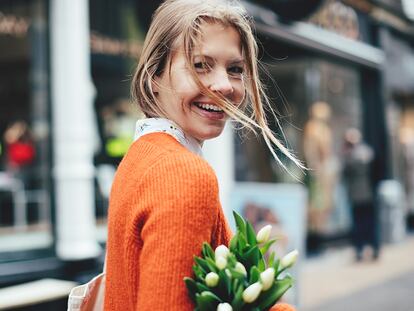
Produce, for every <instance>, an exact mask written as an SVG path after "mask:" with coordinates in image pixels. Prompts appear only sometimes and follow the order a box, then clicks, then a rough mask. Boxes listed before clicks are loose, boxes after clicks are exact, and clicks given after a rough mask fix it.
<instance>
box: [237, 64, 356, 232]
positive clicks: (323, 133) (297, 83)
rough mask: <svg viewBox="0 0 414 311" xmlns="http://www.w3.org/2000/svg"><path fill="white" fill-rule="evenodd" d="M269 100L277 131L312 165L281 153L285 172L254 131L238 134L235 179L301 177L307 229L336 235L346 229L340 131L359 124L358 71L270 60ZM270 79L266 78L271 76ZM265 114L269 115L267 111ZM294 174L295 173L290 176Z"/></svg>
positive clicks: (294, 178)
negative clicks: (300, 164) (301, 164)
mask: <svg viewBox="0 0 414 311" xmlns="http://www.w3.org/2000/svg"><path fill="white" fill-rule="evenodd" d="M268 64H269V65H268V67H267V71H268V72H269V73H270V76H271V78H272V79H273V80H274V81H275V82H276V83H277V87H275V84H274V82H272V81H269V82H268V83H269V84H270V85H272V87H268V90H269V92H270V98H271V102H272V104H273V109H274V110H275V113H276V114H277V115H278V116H279V120H280V122H281V127H282V129H283V132H282V131H281V130H280V128H279V127H278V126H277V124H276V123H275V122H273V123H272V124H271V127H272V130H273V131H274V132H275V133H276V134H277V136H278V137H279V138H280V139H282V140H285V139H284V138H286V140H285V141H286V142H287V145H288V147H289V149H291V150H293V151H294V152H295V154H296V155H297V156H298V158H299V159H301V160H302V161H304V162H305V164H306V165H307V167H309V168H310V169H311V170H310V171H309V172H307V173H306V174H304V173H303V172H301V171H300V170H299V169H297V168H296V167H295V165H294V164H293V163H292V162H291V161H289V160H288V159H286V158H284V157H283V156H282V155H281V154H279V155H280V156H281V159H282V161H283V162H284V163H285V164H286V165H287V168H288V171H289V172H290V173H288V172H286V171H285V170H284V169H283V168H281V167H280V165H278V164H277V162H276V161H275V160H274V159H273V157H272V155H271V154H270V152H268V151H267V147H266V145H265V143H264V142H262V141H257V139H256V137H255V136H254V135H247V136H246V135H245V136H236V152H235V156H236V161H235V162H236V179H237V180H238V181H256V182H281V183H286V182H287V183H292V182H301V183H303V184H305V185H306V186H307V188H308V192H309V203H308V212H309V213H308V216H309V217H308V219H309V222H308V231H316V232H317V233H320V234H326V235H331V234H332V235H336V234H338V233H341V232H347V231H348V230H349V225H350V218H349V203H348V201H347V195H346V191H345V189H344V185H343V179H342V163H343V161H342V159H343V154H344V153H343V146H344V143H343V142H344V132H345V131H346V129H347V128H350V127H356V128H361V119H362V102H361V93H360V76H359V71H358V70H357V69H356V68H353V67H349V66H344V65H341V64H336V63H331V62H328V61H326V60H323V59H317V58H311V57H308V58H305V57H298V58H295V59H291V60H283V61H278V62H276V63H275V62H270V61H269V62H268ZM269 80H270V79H269ZM268 119H269V120H272V115H271V113H269V115H268ZM292 175H293V176H292Z"/></svg>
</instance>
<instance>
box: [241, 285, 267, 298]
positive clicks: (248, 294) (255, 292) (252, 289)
mask: <svg viewBox="0 0 414 311" xmlns="http://www.w3.org/2000/svg"><path fill="white" fill-rule="evenodd" d="M262 288H263V285H262V284H260V283H259V282H256V283H253V284H252V285H250V286H249V287H247V288H246V289H245V290H244V292H243V301H244V302H245V303H252V302H254V301H255V300H256V299H257V297H259V295H260V292H261V291H262Z"/></svg>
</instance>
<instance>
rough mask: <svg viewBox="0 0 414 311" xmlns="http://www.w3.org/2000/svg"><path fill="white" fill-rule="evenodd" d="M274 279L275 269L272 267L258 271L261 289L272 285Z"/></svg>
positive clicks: (266, 288)
mask: <svg viewBox="0 0 414 311" xmlns="http://www.w3.org/2000/svg"><path fill="white" fill-rule="evenodd" d="M274 280H275V269H274V268H267V269H266V270H265V271H263V272H262V273H260V282H261V283H262V285H263V291H266V290H268V289H269V288H270V287H272V285H273V282H274Z"/></svg>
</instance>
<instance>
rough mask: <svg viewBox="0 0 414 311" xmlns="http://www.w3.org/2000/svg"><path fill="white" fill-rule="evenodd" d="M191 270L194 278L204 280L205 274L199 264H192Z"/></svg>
mask: <svg viewBox="0 0 414 311" xmlns="http://www.w3.org/2000/svg"><path fill="white" fill-rule="evenodd" d="M193 271H194V275H195V276H196V278H197V279H198V280H199V281H201V282H204V278H205V276H206V274H205V273H204V272H203V270H202V269H201V268H200V266H198V265H194V266H193Z"/></svg>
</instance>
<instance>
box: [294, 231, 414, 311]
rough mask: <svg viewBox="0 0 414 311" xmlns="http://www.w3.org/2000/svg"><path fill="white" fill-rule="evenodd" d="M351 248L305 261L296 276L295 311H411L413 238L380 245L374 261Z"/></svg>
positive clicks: (413, 299) (413, 305)
mask: <svg viewBox="0 0 414 311" xmlns="http://www.w3.org/2000/svg"><path fill="white" fill-rule="evenodd" d="M365 255H366V258H364V260H363V261H361V262H356V261H355V256H354V252H353V249H352V248H351V247H345V248H340V249H332V250H327V251H325V253H323V254H322V255H320V256H317V257H315V258H311V259H306V260H305V261H304V263H303V264H302V268H301V271H300V277H299V280H298V281H299V282H298V285H299V293H300V305H299V307H298V311H328V310H329V311H360V310H364V311H371V310H373V311H390V310H392V311H414V235H408V236H407V237H406V238H405V239H404V240H403V241H401V242H398V243H394V244H387V245H383V247H382V249H381V254H380V257H379V259H378V260H376V261H373V260H371V259H370V257H369V256H368V255H369V254H367V253H366V254H365Z"/></svg>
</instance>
